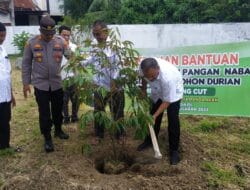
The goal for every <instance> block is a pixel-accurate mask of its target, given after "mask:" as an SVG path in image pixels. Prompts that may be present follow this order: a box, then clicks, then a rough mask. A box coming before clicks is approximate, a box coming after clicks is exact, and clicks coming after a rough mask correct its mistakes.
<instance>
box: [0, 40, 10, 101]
mask: <svg viewBox="0 0 250 190" xmlns="http://www.w3.org/2000/svg"><path fill="white" fill-rule="evenodd" d="M10 101H11V65H10V61H9V58H8V55H7V53H6V51H5V49H4V47H3V45H0V103H3V102H10Z"/></svg>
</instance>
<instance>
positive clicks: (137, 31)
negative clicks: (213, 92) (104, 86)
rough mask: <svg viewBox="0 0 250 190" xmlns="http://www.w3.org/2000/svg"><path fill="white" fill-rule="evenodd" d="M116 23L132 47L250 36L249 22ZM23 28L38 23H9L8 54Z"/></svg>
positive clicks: (13, 51) (236, 39) (228, 40)
mask: <svg viewBox="0 0 250 190" xmlns="http://www.w3.org/2000/svg"><path fill="white" fill-rule="evenodd" d="M110 27H111V28H115V27H117V28H118V29H119V31H120V34H121V39H122V40H129V41H132V42H133V43H134V45H135V48H172V47H182V46H191V45H192V46H193V45H208V44H220V43H232V42H242V41H249V40H250V23H221V24H155V25H152V24H150V25H144V24H142V25H110ZM22 31H25V32H28V33H30V34H34V35H35V34H39V27H38V26H9V27H7V37H6V40H5V42H4V45H5V47H6V49H7V51H8V53H9V54H16V53H18V50H17V48H16V47H14V46H13V45H12V42H13V36H14V35H15V34H20V33H21V32H22Z"/></svg>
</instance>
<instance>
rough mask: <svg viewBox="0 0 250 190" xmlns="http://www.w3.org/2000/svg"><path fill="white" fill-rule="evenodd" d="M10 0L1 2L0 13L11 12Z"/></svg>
mask: <svg viewBox="0 0 250 190" xmlns="http://www.w3.org/2000/svg"><path fill="white" fill-rule="evenodd" d="M9 4H10V1H8V0H5V1H1V2H0V13H2V14H8V13H9V12H10V9H9V6H10V5H9Z"/></svg>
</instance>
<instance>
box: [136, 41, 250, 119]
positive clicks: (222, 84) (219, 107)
mask: <svg viewBox="0 0 250 190" xmlns="http://www.w3.org/2000/svg"><path fill="white" fill-rule="evenodd" d="M139 52H140V53H141V55H142V56H143V57H148V56H154V57H161V58H163V59H165V60H167V61H169V62H171V63H172V64H174V65H176V66H177V67H178V68H179V70H180V71H181V73H182V75H183V80H184V97H183V100H182V103H181V113H182V114H194V115H196V114H197V115H221V116H245V117H249V116H250V42H249V41H248V42H240V43H228V44H216V45H203V46H189V47H180V48H171V49H139Z"/></svg>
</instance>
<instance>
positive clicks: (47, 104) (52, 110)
mask: <svg viewBox="0 0 250 190" xmlns="http://www.w3.org/2000/svg"><path fill="white" fill-rule="evenodd" d="M35 96H36V102H37V104H38V111H39V124H40V130H41V133H42V134H43V135H44V136H45V137H46V136H47V135H48V134H50V132H51V127H52V125H53V124H54V125H55V131H60V130H61V126H62V119H63V116H62V106H63V90H62V89H59V90H55V91H51V90H49V91H44V90H39V89H37V88H35Z"/></svg>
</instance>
